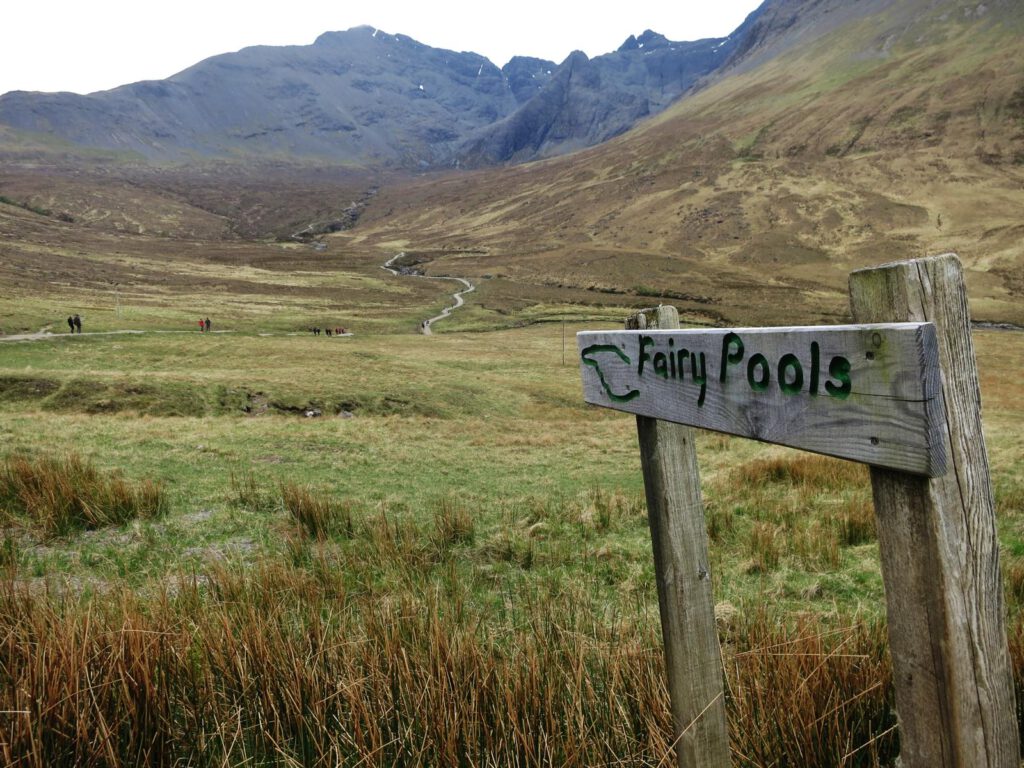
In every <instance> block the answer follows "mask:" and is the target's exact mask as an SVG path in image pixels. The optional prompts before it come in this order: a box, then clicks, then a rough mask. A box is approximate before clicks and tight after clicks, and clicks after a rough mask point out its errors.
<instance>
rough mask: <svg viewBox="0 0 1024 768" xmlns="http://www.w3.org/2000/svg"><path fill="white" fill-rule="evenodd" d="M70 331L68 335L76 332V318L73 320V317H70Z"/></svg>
mask: <svg viewBox="0 0 1024 768" xmlns="http://www.w3.org/2000/svg"><path fill="white" fill-rule="evenodd" d="M68 329H69V330H68V333H74V332H75V318H73V317H72V316H71V315H68Z"/></svg>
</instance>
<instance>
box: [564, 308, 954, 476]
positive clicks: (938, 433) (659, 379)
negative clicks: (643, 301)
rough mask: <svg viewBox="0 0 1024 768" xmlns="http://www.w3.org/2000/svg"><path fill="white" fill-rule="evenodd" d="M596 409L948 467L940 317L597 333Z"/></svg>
mask: <svg viewBox="0 0 1024 768" xmlns="http://www.w3.org/2000/svg"><path fill="white" fill-rule="evenodd" d="M577 344H578V347H579V354H580V370H581V376H582V379H583V390H584V399H586V401H587V402H589V403H593V404H595V405H602V406H605V407H609V408H615V409H618V410H622V411H627V412H630V413H635V414H638V415H644V416H650V417H653V418H657V419H664V420H667V421H674V422H676V423H680V424H687V425H690V426H696V427H701V428H703V429H712V430H715V431H718V432H726V433H729V434H733V435H740V436H743V437H750V438H754V439H757V440H763V441H765V442H769V443H777V444H781V445H788V446H792V447H796V448H802V449H805V450H808V451H814V452H816V453H822V454H827V455H830V456H838V457H840V458H845V459H852V460H854V461H859V462H863V463H866V464H872V465H875V466H885V467H890V468H896V469H900V470H903V471H906V472H914V473H917V474H924V475H929V476H936V475H941V474H942V473H943V472H944V471H945V441H944V439H943V438H942V435H943V434H944V431H945V430H944V426H943V421H944V418H945V413H944V409H943V407H942V402H941V387H940V386H939V381H940V377H939V365H938V351H937V345H936V340H935V329H934V326H932V325H931V324H930V323H900V324H876V325H860V326H820V327H795V328H741V329H734V330H728V329H721V330H698V331H668V330H658V331H655V330H645V331H634V332H625V331H619V332H585V333H580V334H578V336H577Z"/></svg>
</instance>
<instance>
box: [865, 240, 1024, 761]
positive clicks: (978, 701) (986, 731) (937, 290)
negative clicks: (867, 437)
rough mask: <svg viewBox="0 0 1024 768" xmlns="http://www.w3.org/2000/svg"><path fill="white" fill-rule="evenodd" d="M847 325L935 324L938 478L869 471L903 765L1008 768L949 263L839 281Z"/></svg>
mask: <svg viewBox="0 0 1024 768" xmlns="http://www.w3.org/2000/svg"><path fill="white" fill-rule="evenodd" d="M850 303H851V307H852V309H853V315H854V318H855V320H857V321H858V322H865V323H874V322H890V321H898V322H903V321H920V322H932V323H934V324H935V327H936V333H937V337H938V346H939V358H940V362H941V370H942V394H943V399H944V403H945V409H946V423H947V430H946V432H945V434H944V435H942V437H941V439H944V440H946V441H948V442H947V446H946V455H947V457H948V460H947V461H948V467H949V471H948V472H947V473H946V474H945V475H944V476H943V477H937V478H927V477H921V476H916V475H910V474H905V473H902V472H899V471H895V470H891V469H879V468H872V470H871V484H872V490H873V493H874V500H875V513H876V516H877V520H878V539H879V547H880V551H881V561H882V576H883V579H884V582H885V595H886V604H887V612H888V617H889V644H890V647H891V650H892V659H893V672H894V683H895V688H896V707H897V711H898V714H899V720H900V744H901V761H902V765H903V766H904V768H954V767H955V768H997V767H998V768H1003V767H1004V766H1005V767H1006V768H1010V767H1011V766H1012V768H1017V766H1018V760H1019V757H1018V754H1019V747H1018V736H1017V721H1016V712H1015V706H1014V692H1013V679H1012V675H1011V670H1010V660H1009V652H1008V649H1007V642H1006V626H1005V620H1004V615H1003V613H1004V611H1003V590H1002V582H1001V580H1000V571H999V549H998V540H997V538H996V521H995V508H994V503H993V497H992V485H991V481H990V478H989V467H988V455H987V453H986V450H985V441H984V435H983V434H982V425H981V399H980V394H979V389H978V375H977V367H976V364H975V359H974V347H973V343H972V340H971V328H970V317H969V314H968V309H967V294H966V290H965V288H964V282H963V272H962V269H961V266H960V261H959V259H957V257H956V256H955V255H953V254H947V255H945V256H938V257H934V258H928V259H918V260H914V261H907V262H900V263H896V264H889V265H885V266H882V267H878V268H874V269H866V270H860V271H857V272H854V273H853V274H852V275H851V276H850Z"/></svg>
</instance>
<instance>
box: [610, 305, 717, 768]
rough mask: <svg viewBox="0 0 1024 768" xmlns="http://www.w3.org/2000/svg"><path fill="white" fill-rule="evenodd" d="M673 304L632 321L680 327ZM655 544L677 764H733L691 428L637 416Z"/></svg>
mask: <svg viewBox="0 0 1024 768" xmlns="http://www.w3.org/2000/svg"><path fill="white" fill-rule="evenodd" d="M678 327H679V314H678V313H677V312H676V309H675V307H667V306H662V307H658V308H657V309H655V310H645V311H643V312H639V313H637V314H635V315H633V316H632V317H630V318H629V319H628V320H627V321H626V328H627V329H641V330H642V329H646V328H660V329H668V328H678ZM636 427H637V433H638V435H639V439H640V462H641V464H642V467H643V476H644V488H645V491H646V496H647V516H648V521H649V523H650V528H651V545H652V547H653V550H654V573H655V578H656V581H657V584H658V606H659V609H660V613H661V633H662V638H663V640H664V643H665V667H666V672H667V674H668V688H669V695H670V697H671V700H672V722H673V738H674V739H675V743H676V754H677V756H678V765H679V766H680V768H728V766H729V764H730V762H729V734H728V726H727V724H726V716H725V698H724V682H723V669H722V650H721V646H720V645H719V642H718V629H717V627H716V625H715V604H714V598H713V596H712V593H711V574H710V565H709V563H708V539H707V529H706V527H705V522H704V505H703V502H702V501H701V495H700V475H699V472H698V469H697V454H696V451H695V450H694V430H693V429H692V428H691V427H685V426H682V425H679V424H672V423H669V422H667V421H660V420H658V419H652V418H648V417H646V416H637V417H636Z"/></svg>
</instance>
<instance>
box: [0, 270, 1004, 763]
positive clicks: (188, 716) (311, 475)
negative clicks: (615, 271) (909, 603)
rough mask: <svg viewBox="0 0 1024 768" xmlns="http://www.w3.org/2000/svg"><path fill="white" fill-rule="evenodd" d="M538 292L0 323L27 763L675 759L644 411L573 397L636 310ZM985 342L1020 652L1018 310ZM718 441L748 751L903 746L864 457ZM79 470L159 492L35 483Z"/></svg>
mask: <svg viewBox="0 0 1024 768" xmlns="http://www.w3.org/2000/svg"><path fill="white" fill-rule="evenodd" d="M382 274H383V273H382ZM385 278H386V275H385ZM384 282H385V283H388V282H390V281H388V280H385V281H384ZM395 282H396V284H398V285H401V287H402V289H403V290H404V285H405V284H403V283H400V282H399V280H396V281H395ZM406 283H408V284H415V286H414V287H412V288H410V289H409V290H415V291H427V290H428V288H427V285H428V284H429V281H420V280H410V279H406ZM421 283H422V284H423V285H420V284H421ZM434 289H435V291H436V290H438V289H437V286H436V284H435V285H434ZM387 298H388V299H389V300H390V301H395V298H396V297H395V296H394V295H391V296H388V297H387ZM403 298H407V297H403ZM433 301H434V302H437V304H438V305H443V303H444V301H443V297H441V298H438V297H436V296H435V297H434V298H433ZM296 306H298V305H296ZM434 306H435V304H434V303H431V302H429V301H428V302H424V303H423V304H422V305H420V306H418V307H410V308H407V309H406V310H405V311H406V313H407V315H408V316H407V317H405V319H404V320H403V321H402V323H403V324H412V325H415V317H416V314H415V313H416V312H419V313H420V314H421V315H422V316H427V315H428V314H429V313H430V310H431V309H432V308H433V307H434ZM538 306H540V305H534V307H533V309H532V310H531V311H532V312H534V313H535V314H536V315H537V317H538V319H541V320H549V322H536V323H532V324H529V325H526V326H525V327H518V328H516V327H511V328H509V327H506V328H503V329H497V330H486V331H485V330H482V327H485V326H487V324H488V323H492V327H493V322H494V321H493V319H492V320H487V321H486V322H483V321H482V320H481V317H482V316H483V315H485V314H487V315H488V316H489V317H491V318H493V317H494V313H493V312H491V313H489V314H488V313H486V312H484V310H482V309H481V308H480V306H479V305H476V307H475V308H474V306H473V296H472V294H471V295H470V306H469V308H467V311H466V312H465V313H463V314H462V315H461V317H460V316H459V314H458V313H456V316H455V317H454V318H453V319H452V320H450V321H444V322H442V323H438V325H437V327H436V328H435V335H433V336H431V337H424V336H420V335H418V334H415V333H410V332H404V333H403V332H396V328H395V327H387V324H386V323H385V324H382V325H380V326H377V327H374V326H373V325H372V324H371V325H370V326H369V327H366V328H362V329H361V328H359V327H358V324H356V325H357V328H356V330H357V332H356V333H355V335H353V336H350V337H342V338H328V337H325V336H313V335H311V334H309V333H307V332H302V331H299V330H295V329H294V328H293V326H295V325H297V324H299V323H300V320H299V317H300V311H299V309H296V308H292V309H289V308H288V307H287V306H285V308H284V309H283V310H282V311H281V312H280V313H278V315H283V316H285V317H288V318H290V319H289V320H288V322H284V321H281V322H277V323H275V322H269V323H267V324H266V325H263V324H261V321H260V320H259V319H258V318H256V317H253V316H249V317H247V318H246V319H245V320H244V322H242V321H238V322H236V323H235V324H234V325H233V327H231V326H229V327H226V328H222V330H223V332H221V333H210V334H200V333H199V332H198V331H192V330H191V328H188V329H187V330H186V329H185V327H184V324H183V323H182V326H183V327H182V328H181V329H180V330H173V329H169V328H168V322H169V321H168V320H167V319H166V318H164V319H162V320H161V321H160V322H157V323H153V324H147V323H145V322H140V321H139V317H140V316H141V313H142V310H141V308H139V307H135V306H132V305H130V304H129V305H127V306H125V305H122V306H121V307H119V311H120V315H118V314H117V312H115V313H114V314H113V315H111V316H110V317H109V318H107V321H108V322H107V324H106V325H104V323H103V322H96V321H95V320H94V324H95V325H99V326H100V327H101V329H102V330H115V329H116V322H117V320H118V319H119V318H120V319H121V320H122V322H124V319H125V318H129V319H131V318H133V317H134V319H135V323H136V324H135V327H136V329H138V330H142V331H143V332H141V333H136V334H112V333H97V334H95V335H93V334H89V333H86V334H82V335H78V336H70V335H68V334H63V335H61V334H55V335H51V336H46V337H44V338H41V339H37V340H29V341H20V342H18V341H9V342H3V343H2V344H0V440H2V444H3V446H4V450H3V454H4V455H3V457H2V458H3V461H4V462H5V464H4V466H3V467H2V468H0V500H2V501H3V505H4V506H3V512H4V528H3V542H2V546H0V561H2V566H3V569H4V574H5V576H4V579H3V582H2V586H0V626H2V627H3V637H4V640H3V647H4V650H3V654H2V658H3V662H2V680H0V699H2V701H0V710H3V713H2V714H0V722H2V725H3V727H2V729H0V733H2V734H3V736H2V737H0V749H2V751H3V757H4V762H5V764H17V765H40V766H42V765H135V764H140V763H145V764H154V765H156V764H161V765H175V764H189V765H351V766H355V765H399V764H400V765H580V766H582V765H595V764H613V763H614V764H622V765H638V766H639V765H644V766H657V765H667V764H671V762H672V760H673V759H674V758H672V757H671V751H672V745H671V723H670V719H669V714H668V712H669V709H668V699H667V693H666V691H665V683H664V679H663V678H664V672H663V662H662V658H661V649H660V645H661V641H660V629H659V624H658V607H657V595H656V589H655V584H654V577H653V564H652V559H651V553H650V540H649V533H648V530H647V520H646V511H645V505H644V503H643V498H642V495H643V488H642V482H641V478H640V471H639V458H638V451H637V444H636V436H635V425H634V422H633V419H632V417H629V416H626V415H623V414H618V413H614V412H610V411H603V410H601V409H595V408H592V407H589V406H586V405H584V404H583V403H582V398H581V392H580V384H579V374H578V371H577V368H576V366H575V362H574V358H575V354H574V337H573V334H574V333H575V332H576V331H578V330H583V329H586V328H596V327H605V328H608V327H613V328H614V327H621V319H619V318H621V316H622V315H624V313H625V312H626V310H625V309H620V310H614V309H611V308H609V309H600V308H598V309H595V308H593V307H591V308H589V309H587V308H581V307H573V306H554V305H552V306H551V307H549V308H547V309H543V308H541V309H538ZM307 309H308V308H307ZM162 311H166V310H162ZM587 311H590V312H592V313H594V312H597V313H600V314H599V315H598V316H599V317H601V318H602V319H600V320H594V319H592V320H590V321H588V322H580V321H579V317H580V316H581V315H583V314H584V313H585V312H587ZM135 313H139V314H135ZM157 314H159V312H158V313H157ZM90 317H91V318H95V317H96V313H93V314H92V315H91V316H90ZM559 317H566V318H569V321H568V322H566V323H565V325H564V326H563V324H562V322H557V321H554V320H556V319H557V318H559ZM218 319H219V318H218V317H217V316H215V322H216V321H217V320H218ZM410 321H411V322H410ZM552 321H554V322H552ZM446 324H447V328H446ZM223 325H225V323H223V322H216V324H215V326H214V327H215V330H217V329H218V328H220V327H221V326H223ZM470 329H472V330H475V331H476V332H469V330H470ZM54 330H57V328H55V329H54ZM563 334H564V340H565V341H564V343H565V352H564V358H563ZM976 344H977V348H978V354H979V364H980V368H981V371H982V377H983V378H982V382H981V384H982V391H983V397H984V403H985V408H986V410H985V414H984V415H985V420H986V428H987V430H988V436H989V448H990V456H991V460H992V465H993V472H994V477H995V478H996V493H997V503H998V507H999V513H1000V515H1001V519H1000V535H1001V538H1002V541H1003V544H1004V552H1003V568H1004V572H1005V573H1006V574H1007V579H1008V581H1007V596H1008V603H1009V605H1010V610H1011V628H1012V633H1013V636H1014V641H1013V642H1014V644H1015V645H1014V647H1015V649H1016V651H1015V658H1016V659H1017V662H1016V663H1017V666H1018V667H1021V666H1024V652H1022V650H1021V646H1022V642H1021V640H1022V638H1024V629H1022V624H1021V622H1020V619H1019V612H1020V607H1021V605H1022V604H1024V450H1022V448H1024V446H1022V443H1021V437H1020V436H1021V434H1024V423H1022V422H1024V417H1022V415H1021V413H1020V409H1019V407H1018V406H1017V402H1016V397H1017V395H1016V392H1015V384H1014V382H1015V380H1016V376H1017V375H1019V370H1018V368H1019V366H1018V361H1019V360H1020V359H1022V358H1024V336H1022V335H1021V334H1019V333H1015V332H1000V331H980V332H978V333H977V335H976ZM698 455H699V459H700V464H701V472H702V482H703V494H704V499H705V505H706V517H707V524H708V531H709V535H710V539H711V558H712V563H711V566H712V567H711V571H712V575H713V579H714V587H715V594H716V601H717V602H718V606H717V608H716V616H717V617H718V619H719V627H720V631H721V636H722V640H723V652H724V658H725V673H726V679H727V684H728V696H729V716H730V719H731V733H732V740H733V744H732V746H733V753H734V760H735V763H736V764H737V765H744V766H768V765H785V764H789V765H796V764H799V765H808V766H811V765H814V766H817V765H821V766H825V765H828V766H833V765H835V766H839V765H842V766H846V765H851V766H852V765H865V766H869V765H885V764H887V763H888V762H889V761H890V760H891V759H892V757H893V756H894V755H895V754H896V752H897V751H898V745H897V741H896V735H895V731H894V725H895V715H894V713H893V710H892V691H891V687H890V685H889V675H890V672H889V666H888V664H889V662H888V657H887V654H886V650H885V630H884V596H883V592H882V584H881V577H880V574H879V570H878V559H877V548H876V543H875V533H874V520H873V511H872V507H871V501H870V489H869V486H868V479H867V472H866V470H864V469H863V468H862V467H859V466H857V465H853V464H848V463H843V462H839V461H834V460H831V459H824V458H820V457H815V456H811V455H808V454H801V453H797V452H794V451H789V450H786V449H781V448H775V447H770V446H765V445H761V444H757V443H753V442H751V441H744V440H739V439H732V438H728V437H724V436H719V435H713V434H703V435H701V437H700V440H699V443H698ZM83 466H84V467H86V468H88V472H91V473H92V474H90V475H88V476H89V477H92V478H94V480H91V481H90V482H94V483H96V484H97V485H98V486H102V488H106V486H103V483H104V482H106V481H107V480H104V479H105V478H106V479H108V480H109V482H111V483H113V482H114V481H118V482H122V483H124V484H127V486H128V487H129V490H128V491H123V492H120V497H119V498H124V497H128V498H134V497H133V496H132V492H131V490H130V488H131V487H132V486H133V484H135V485H137V486H138V488H139V489H140V490H139V491H138V492H137V494H136V495H137V496H139V497H140V498H141V497H142V496H144V495H145V494H143V493H142V490H141V489H142V488H145V489H146V492H147V493H149V494H150V495H152V493H153V492H154V488H155V489H157V491H156V492H157V493H158V494H159V498H158V499H157V500H156V501H155V502H152V503H150V504H149V505H148V506H144V505H143V506H141V507H140V509H139V512H138V514H136V515H133V514H131V512H130V511H129V512H128V513H127V514H126V515H124V516H123V517H118V518H116V519H114V518H109V519H108V518H104V517H102V516H99V517H97V516H93V517H91V518H90V517H86V518H84V519H83V520H81V521H80V522H78V523H68V524H67V525H65V526H64V527H62V528H60V527H58V528H54V527H49V526H47V525H44V524H43V523H42V522H40V520H41V519H42V518H40V517H37V516H33V515H32V514H30V511H31V510H32V509H34V508H39V507H42V506H45V504H46V503H50V504H51V505H53V504H56V505H57V506H60V505H63V508H66V507H69V506H74V505H75V504H77V505H78V507H81V508H83V509H85V510H86V511H88V510H91V509H96V508H97V507H98V506H100V505H101V502H100V501H95V500H93V501H90V500H88V499H87V500H85V501H76V502H74V503H72V502H71V501H62V500H61V499H63V497H60V494H59V493H58V492H56V491H45V490H40V489H45V488H49V487H50V486H48V485H46V483H45V482H43V481H39V480H33V481H31V482H29V481H27V480H25V479H24V478H25V477H27V476H28V475H30V474H31V473H32V472H35V473H37V474H38V475H40V476H43V475H47V474H49V475H58V476H59V475H62V474H67V473H69V472H72V470H73V471H74V472H78V475H76V476H78V477H82V476H84V475H83V473H84V472H85V470H83V469H82V467H83ZM76 467H77V469H76ZM86 474H88V473H86ZM19 478H21V479H20V480H19ZM19 483H20V484H19ZM33 483H35V484H34V485H33ZM52 485H54V486H57V485H59V482H57V481H54V482H53V483H52ZM28 486H31V487H30V488H29V491H31V494H30V501H28V502H22V501H18V500H17V499H19V498H21V497H19V496H17V493H18V492H19V489H20V492H21V493H22V495H23V496H24V495H25V494H26V493H28V491H25V490H24V489H25V487H28ZM102 488H101V492H100V494H99V496H100V497H103V498H107V497H110V496H112V495H115V494H113V492H111V491H109V490H102ZM104 494H106V495H105V496H104ZM58 497H59V498H58ZM55 499H56V501H54V500H55ZM76 508H77V507H76ZM44 517H45V515H44ZM780 649H781V650H780Z"/></svg>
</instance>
